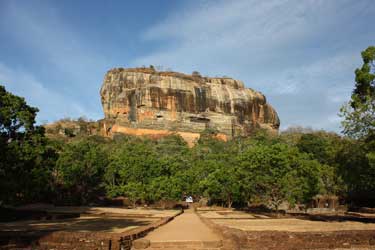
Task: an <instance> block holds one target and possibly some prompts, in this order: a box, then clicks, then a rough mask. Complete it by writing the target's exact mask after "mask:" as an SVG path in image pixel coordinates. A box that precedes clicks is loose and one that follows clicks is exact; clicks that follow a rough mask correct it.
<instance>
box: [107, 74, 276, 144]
mask: <svg viewBox="0 0 375 250" xmlns="http://www.w3.org/2000/svg"><path fill="white" fill-rule="evenodd" d="M100 95H101V100H102V105H103V110H104V114H105V121H106V122H105V123H104V126H105V128H104V129H105V131H106V133H107V134H108V133H116V132H120V133H125V134H135V135H161V136H163V135H166V134H169V133H173V132H176V133H178V134H180V135H181V136H182V137H184V138H185V139H187V140H188V141H190V140H194V139H196V138H198V137H199V133H200V132H202V131H203V130H204V129H206V128H213V129H216V130H218V131H219V136H221V137H222V138H223V139H226V138H231V137H234V136H239V135H243V136H246V135H249V134H251V133H252V132H253V131H254V130H255V129H256V128H264V129H267V130H269V131H272V132H277V131H278V128H279V125H280V121H279V117H278V115H277V113H276V111H275V110H274V109H273V108H272V107H271V106H270V105H269V104H268V103H267V102H266V98H265V96H264V95H263V94H261V93H260V92H257V91H255V90H252V89H249V88H245V87H244V84H243V82H241V81H239V80H235V79H232V78H218V77H214V78H209V77H201V76H200V75H199V74H193V75H186V74H182V73H176V72H157V71H155V70H154V69H152V68H134V69H122V68H121V69H112V70H109V71H108V72H107V74H106V75H105V78H104V82H103V85H102V88H101V90H100Z"/></svg>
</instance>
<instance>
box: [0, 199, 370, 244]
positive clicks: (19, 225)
mask: <svg viewBox="0 0 375 250" xmlns="http://www.w3.org/2000/svg"><path fill="white" fill-rule="evenodd" d="M23 209H26V210H27V211H40V210H43V211H45V214H43V216H40V215H39V217H38V218H32V219H27V220H17V221H10V222H2V223H0V249H3V248H2V244H3V245H7V247H6V248H4V249H29V248H27V247H30V246H33V247H34V248H33V249H40V250H45V249H55V250H70V249H80V250H89V249H90V250H91V249H110V250H113V249H116V250H117V249H120V248H121V249H126V250H130V249H131V248H133V249H137V248H138V249H146V248H147V249H149V250H153V249H158V250H162V249H164V248H165V249H166V250H173V249H182V248H184V249H185V250H192V249H195V250H206V249H216V250H222V249H228V250H229V249H236V250H241V249H243V250H250V249H257V250H260V249H264V250H276V249H277V250H290V249H294V250H296V249H309V250H313V249H314V250H315V249H316V250H317V249H319V250H323V249H361V250H362V249H363V250H365V249H375V216H374V215H373V214H372V215H371V214H341V215H314V216H308V215H305V216H301V215H299V216H297V215H296V216H290V215H287V216H280V217H275V216H274V215H273V214H257V213H248V212H243V211H234V210H228V209H222V208H216V209H215V208H210V207H209V208H199V209H197V210H194V209H189V210H185V212H184V213H183V214H181V215H179V214H180V211H179V210H158V209H146V208H140V209H124V208H105V207H53V206H49V207H48V206H47V207H40V206H39V207H38V206H36V207H24V208H23ZM46 214H47V216H46ZM136 239H137V240H136ZM134 240H136V241H134ZM142 240H143V242H142ZM137 242H138V243H139V242H140V244H138V245H137ZM145 242H146V243H145ZM9 246H10V247H9ZM20 246H22V247H25V248H22V247H20Z"/></svg>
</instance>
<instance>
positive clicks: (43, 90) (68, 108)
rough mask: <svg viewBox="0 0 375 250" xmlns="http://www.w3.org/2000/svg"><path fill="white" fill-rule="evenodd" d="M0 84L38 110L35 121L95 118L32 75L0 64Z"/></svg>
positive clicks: (94, 115) (79, 104) (92, 114)
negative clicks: (80, 117) (82, 117)
mask: <svg viewBox="0 0 375 250" xmlns="http://www.w3.org/2000/svg"><path fill="white" fill-rule="evenodd" d="M0 84H1V85H5V87H6V89H7V90H8V91H10V92H12V93H14V94H16V95H19V96H22V97H25V99H26V102H27V103H28V104H29V105H31V106H34V107H38V108H39V113H38V116H37V121H38V122H39V123H43V122H46V121H49V122H51V121H54V120H58V119H61V118H64V117H79V116H86V117H97V114H96V113H95V112H92V111H90V110H87V109H86V108H85V107H84V105H82V104H81V103H79V102H76V101H74V100H72V99H71V98H69V97H68V96H64V95H62V94H60V93H58V92H55V91H53V90H51V89H49V88H47V87H46V86H45V85H44V84H43V83H41V82H40V81H39V80H38V79H36V78H35V77H34V76H33V75H32V74H30V73H28V72H23V71H20V70H17V69H11V68H9V67H7V66H6V65H5V64H3V63H1V62H0Z"/></svg>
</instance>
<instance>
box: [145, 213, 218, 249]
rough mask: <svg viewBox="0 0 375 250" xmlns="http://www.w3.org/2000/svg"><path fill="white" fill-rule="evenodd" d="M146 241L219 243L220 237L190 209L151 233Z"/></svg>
mask: <svg viewBox="0 0 375 250" xmlns="http://www.w3.org/2000/svg"><path fill="white" fill-rule="evenodd" d="M145 239H148V240H150V241H151V242H161V241H218V240H220V237H219V236H217V235H216V234H214V233H213V232H212V231H211V230H210V229H209V228H208V227H207V226H206V225H205V224H204V223H203V222H202V221H201V220H200V219H199V217H198V215H197V214H196V213H195V212H194V211H193V210H192V209H189V210H185V212H184V213H183V214H181V215H180V216H177V217H176V218H174V219H173V220H172V221H171V222H169V223H168V224H166V225H164V226H161V227H159V228H158V229H156V230H155V231H153V232H151V233H149V234H148V235H147V236H146V237H145Z"/></svg>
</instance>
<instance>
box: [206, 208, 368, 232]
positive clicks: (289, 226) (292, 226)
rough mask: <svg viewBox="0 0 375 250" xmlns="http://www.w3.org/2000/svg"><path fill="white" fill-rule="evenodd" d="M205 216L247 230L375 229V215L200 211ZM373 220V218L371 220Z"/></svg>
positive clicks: (323, 230)
mask: <svg viewBox="0 0 375 250" xmlns="http://www.w3.org/2000/svg"><path fill="white" fill-rule="evenodd" d="M200 214H201V216H202V217H204V218H209V219H210V220H212V221H213V222H214V223H216V224H219V225H223V226H227V227H230V228H236V229H240V230H245V231H288V232H330V231H347V230H374V232H375V217H374V216H373V215H371V214H369V215H367V216H368V217H369V218H373V221H372V222H370V223H369V222H361V221H352V220H349V219H348V220H344V219H340V220H339V219H335V218H332V219H331V221H329V219H330V218H331V217H328V218H327V219H326V220H324V218H321V220H320V221H319V220H311V219H309V218H308V217H301V218H284V217H281V218H271V217H270V216H267V215H261V214H249V213H245V212H238V211H228V210H217V211H212V210H211V211H204V210H203V211H200ZM370 221H371V220H370Z"/></svg>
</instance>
